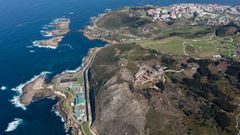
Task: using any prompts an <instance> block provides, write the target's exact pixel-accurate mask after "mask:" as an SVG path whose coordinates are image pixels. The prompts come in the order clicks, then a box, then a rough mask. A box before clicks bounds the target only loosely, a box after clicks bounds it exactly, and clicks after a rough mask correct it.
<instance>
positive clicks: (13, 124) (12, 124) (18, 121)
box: [5, 118, 23, 132]
mask: <svg viewBox="0 0 240 135" xmlns="http://www.w3.org/2000/svg"><path fill="white" fill-rule="evenodd" d="M22 123H23V120H22V119H19V118H15V119H14V121H12V122H10V123H8V127H7V129H6V130H5V132H11V131H14V130H15V129H17V127H18V126H19V125H20V124H22Z"/></svg>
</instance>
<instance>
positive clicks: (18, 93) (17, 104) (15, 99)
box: [10, 72, 50, 110]
mask: <svg viewBox="0 0 240 135" xmlns="http://www.w3.org/2000/svg"><path fill="white" fill-rule="evenodd" d="M46 74H50V72H42V73H40V74H39V75H35V76H34V77H33V78H32V79H30V80H29V81H27V82H25V83H23V84H20V85H18V86H17V87H16V88H12V89H11V90H13V91H15V92H16V95H15V96H13V98H12V99H11V100H10V101H11V102H12V104H13V105H15V107H20V108H22V109H23V110H26V106H25V105H24V104H21V103H20V96H21V95H22V93H23V92H22V89H23V88H24V87H25V86H26V85H27V84H29V83H31V82H32V81H34V80H36V79H37V78H38V77H39V76H41V75H46Z"/></svg>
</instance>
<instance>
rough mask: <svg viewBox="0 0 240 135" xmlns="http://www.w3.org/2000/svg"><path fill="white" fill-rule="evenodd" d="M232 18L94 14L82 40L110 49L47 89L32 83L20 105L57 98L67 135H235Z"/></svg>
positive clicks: (197, 7)
mask: <svg viewBox="0 0 240 135" xmlns="http://www.w3.org/2000/svg"><path fill="white" fill-rule="evenodd" d="M239 15H240V7H239V6H235V7H231V6H225V5H217V4H204V5H201V4H179V5H172V6H169V7H156V6H146V7H126V8H123V9H119V10H114V11H111V12H107V13H104V14H100V15H99V16H98V17H94V18H93V19H92V23H91V24H90V25H89V26H87V27H86V28H85V29H84V31H83V32H84V35H85V36H86V37H88V38H89V39H101V40H104V41H107V42H109V43H111V45H108V46H105V47H103V48H93V49H91V50H90V51H89V53H88V56H87V57H86V58H85V59H84V62H83V63H84V64H83V67H82V68H80V69H79V70H77V71H74V72H64V73H62V74H59V75H57V76H55V77H54V78H53V79H52V81H51V82H50V83H45V82H44V77H43V76H39V77H38V78H37V79H36V80H34V81H32V82H31V83H29V84H28V85H26V86H25V87H24V89H23V91H24V92H23V95H22V96H21V99H20V101H21V103H23V104H26V105H27V104H29V103H30V102H31V101H35V100H37V99H40V98H39V97H42V98H44V97H58V98H59V102H58V104H57V107H56V109H57V111H58V112H59V113H60V115H61V116H62V117H63V118H64V120H65V121H66V123H67V127H71V128H72V132H73V134H84V135H94V134H114V135H121V134H124V133H125V134H132V135H135V134H136V135H142V134H158V133H162V134H168V133H170V134H176V135H177V134H209V133H211V134H219V135H220V134H237V133H239V132H238V131H239V126H238V117H239V112H240V110H239V107H238V105H239V104H240V100H239V96H240V95H239V91H238V89H239V75H240V72H239V71H240V63H239V58H240V45H239V43H240V35H239V31H240V28H239V25H240V18H239ZM59 27H60V26H59ZM53 33H55V32H53ZM53 33H51V34H53ZM57 33H58V32H57ZM63 33H64V32H63ZM51 34H50V35H51ZM53 35H57V37H59V36H60V35H62V34H53ZM48 42H51V41H48ZM46 44H47V43H46ZM89 82H91V83H89ZM90 88H91V90H90ZM46 91H47V92H46ZM27 95H28V96H27ZM38 95H41V96H38ZM24 97H28V98H24ZM90 99H91V100H90ZM236 123H237V125H236Z"/></svg>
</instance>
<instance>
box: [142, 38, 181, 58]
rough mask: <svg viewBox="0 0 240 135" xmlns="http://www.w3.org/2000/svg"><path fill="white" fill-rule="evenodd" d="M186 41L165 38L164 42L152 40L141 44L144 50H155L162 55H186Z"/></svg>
mask: <svg viewBox="0 0 240 135" xmlns="http://www.w3.org/2000/svg"><path fill="white" fill-rule="evenodd" d="M183 42H184V40H183V39H182V38H179V37H171V38H165V39H162V40H151V41H145V42H142V43H140V44H141V46H142V47H143V48H147V49H154V50H157V51H159V52H162V53H168V54H176V55H184V53H183Z"/></svg>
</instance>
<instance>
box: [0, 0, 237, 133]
mask: <svg viewBox="0 0 240 135" xmlns="http://www.w3.org/2000/svg"><path fill="white" fill-rule="evenodd" d="M195 2H197V3H219V4H228V5H240V1H239V0H1V4H0V26H1V27H0V135H5V134H6V135H65V134H67V133H66V131H65V128H64V122H63V121H62V120H61V118H60V117H59V116H57V115H56V114H55V111H54V105H55V104H56V102H57V101H54V100H50V99H44V100H41V101H37V102H34V103H32V104H31V105H29V106H27V108H26V110H23V109H22V108H19V107H16V106H15V105H14V104H13V103H12V101H11V100H12V99H13V97H14V96H17V95H18V92H16V91H14V89H16V88H17V87H18V86H21V84H24V83H25V82H27V81H28V80H31V78H33V77H34V76H36V75H39V74H40V73H42V72H49V76H54V75H56V74H58V73H61V72H63V71H65V70H74V69H76V68H77V67H79V66H80V65H81V63H82V59H83V58H84V56H85V55H86V54H87V51H88V50H89V48H92V47H97V46H104V45H105V44H106V43H105V42H103V41H99V40H92V41H90V40H88V39H87V38H86V37H84V36H83V34H82V33H81V32H79V30H80V29H83V28H84V27H85V26H86V25H87V24H88V23H89V21H90V17H92V16H96V15H97V14H98V13H101V12H104V11H105V9H116V8H120V7H123V6H140V5H146V4H151V5H161V6H166V5H171V4H177V3H195ZM59 17H67V18H69V19H71V23H70V32H69V33H68V34H67V35H66V36H65V37H64V39H63V40H62V42H61V43H60V45H59V47H58V48H57V49H55V50H53V49H46V48H37V47H33V46H32V42H33V41H35V40H40V39H42V35H41V33H40V31H41V29H42V27H43V26H44V25H46V24H48V23H50V22H52V21H53V20H54V19H56V18H59Z"/></svg>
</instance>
